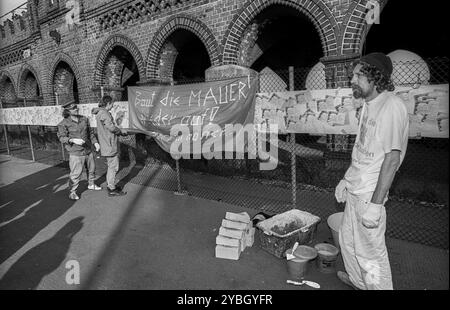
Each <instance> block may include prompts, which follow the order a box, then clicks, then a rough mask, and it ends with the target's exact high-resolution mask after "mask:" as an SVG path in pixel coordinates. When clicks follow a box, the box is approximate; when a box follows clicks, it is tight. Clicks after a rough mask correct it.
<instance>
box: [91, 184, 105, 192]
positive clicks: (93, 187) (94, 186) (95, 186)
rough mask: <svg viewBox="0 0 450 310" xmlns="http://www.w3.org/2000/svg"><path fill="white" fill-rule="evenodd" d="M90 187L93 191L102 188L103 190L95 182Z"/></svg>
mask: <svg viewBox="0 0 450 310" xmlns="http://www.w3.org/2000/svg"><path fill="white" fill-rule="evenodd" d="M88 189H90V190H91V191H100V190H102V188H101V187H100V186H97V185H95V184H91V185H89V186H88Z"/></svg>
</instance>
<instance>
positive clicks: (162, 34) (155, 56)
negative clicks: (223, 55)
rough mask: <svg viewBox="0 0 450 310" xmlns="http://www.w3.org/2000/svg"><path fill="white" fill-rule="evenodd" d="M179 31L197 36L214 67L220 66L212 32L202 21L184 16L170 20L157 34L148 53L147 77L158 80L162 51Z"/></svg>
mask: <svg viewBox="0 0 450 310" xmlns="http://www.w3.org/2000/svg"><path fill="white" fill-rule="evenodd" d="M178 29H184V30H188V31H190V32H192V33H193V34H195V35H196V36H197V37H198V38H199V39H200V40H201V41H202V42H203V45H204V46H205V48H206V50H207V51H208V55H209V60H210V62H211V65H212V66H216V65H219V51H218V46H217V42H216V40H215V37H214V35H213V33H212V32H211V30H210V29H209V28H208V26H206V25H205V24H204V23H203V22H201V21H200V20H198V19H196V18H194V17H191V16H188V15H185V14H182V15H177V16H174V17H172V18H170V19H168V20H167V21H166V22H165V23H164V24H163V25H161V27H160V28H159V29H158V31H157V32H156V34H155V36H154V37H153V40H152V41H151V42H150V47H149V49H148V52H147V64H146V69H147V71H146V73H147V74H146V77H147V78H150V79H152V78H157V71H158V67H159V57H160V54H161V49H162V48H163V46H164V44H165V43H166V40H167V38H168V37H169V36H170V35H171V34H172V33H173V32H174V31H175V30H178Z"/></svg>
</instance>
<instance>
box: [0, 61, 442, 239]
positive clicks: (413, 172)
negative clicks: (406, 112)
mask: <svg viewBox="0 0 450 310" xmlns="http://www.w3.org/2000/svg"><path fill="white" fill-rule="evenodd" d="M425 61H426V64H427V67H424V66H423V63H421V64H419V62H410V63H409V66H405V64H402V65H403V67H401V70H399V69H398V68H399V67H398V66H397V65H396V64H394V68H397V69H398V70H397V71H395V69H394V74H398V76H399V77H403V78H402V79H400V78H397V77H396V78H394V79H393V80H394V83H396V85H402V86H404V85H409V86H413V85H414V84H417V83H420V84H443V83H448V75H447V74H448V73H447V71H448V70H447V69H448V59H447V58H434V59H431V60H428V59H427V60H425ZM427 70H428V71H427ZM398 72H402V73H398ZM427 72H429V75H428V73H427ZM394 77H395V75H394ZM203 81H204V80H203V79H198V80H186V81H175V82H174V84H175V85H177V84H186V83H200V82H203ZM323 88H325V73H324V69H323V66H320V65H318V66H316V67H314V68H293V69H291V70H289V69H288V68H286V69H283V70H270V69H268V68H266V69H264V70H263V71H261V72H260V73H259V91H260V92H276V91H287V90H304V89H323ZM42 104H44V103H42ZM18 105H19V104H18ZM36 105H38V104H36ZM5 128H6V131H7V133H8V134H7V135H5ZM30 136H31V141H32V146H33V152H34V155H32V152H31V144H30V142H29V141H30V139H29V137H30ZM6 137H8V141H9V146H10V152H11V153H12V154H13V155H14V156H19V157H22V158H26V159H33V158H32V156H34V157H35V160H36V161H40V162H46V163H49V164H56V163H59V162H61V161H63V160H65V159H67V154H64V150H63V148H62V147H61V144H60V143H59V141H58V139H57V137H56V128H55V127H46V126H9V125H8V126H2V132H1V146H2V151H3V152H6V151H7V150H6V147H5V145H6V143H5V138H6ZM353 142H354V136H352V135H349V136H342V135H310V134H289V135H279V152H278V153H279V155H278V165H277V168H276V169H274V170H269V171H262V170H260V169H259V164H260V160H258V159H249V158H248V157H247V156H246V157H245V158H243V159H222V160H219V159H211V160H206V159H192V160H183V159H181V160H180V161H179V162H178V163H177V162H176V161H175V160H173V159H172V157H171V156H170V154H168V153H166V152H165V151H163V150H162V149H161V148H160V147H159V145H158V144H157V143H156V141H154V140H153V139H152V138H151V137H149V136H145V135H143V134H136V135H130V136H129V137H126V138H121V154H122V161H123V162H128V163H133V164H132V165H131V164H130V165H128V166H127V165H125V166H126V167H128V168H126V169H125V168H124V169H122V170H121V171H120V172H119V175H118V177H119V178H122V179H123V180H125V181H129V182H133V183H137V184H142V185H146V186H152V187H156V188H159V189H164V190H170V191H176V192H177V193H184V192H187V193H189V195H193V196H196V197H201V198H206V199H211V200H217V201H222V202H226V203H230V204H235V205H240V206H243V207H248V208H252V209H254V210H257V211H264V212H266V213H272V214H274V213H280V212H284V211H287V210H289V209H291V208H292V207H294V206H295V207H296V208H299V209H302V210H306V211H309V212H312V213H314V214H317V215H318V216H320V217H322V219H323V220H326V218H327V217H328V216H329V215H331V214H332V213H335V212H338V211H342V210H343V206H342V205H338V204H336V202H335V199H334V187H335V186H336V184H337V183H338V182H339V180H340V179H341V178H342V177H343V175H344V173H345V171H346V169H347V168H348V167H349V165H350V152H351V149H352V147H353ZM387 213H388V226H387V227H388V230H387V236H389V237H393V238H399V239H403V240H409V241H412V242H419V243H422V244H427V245H431V246H437V247H443V248H448V138H447V139H432V138H421V139H410V140H409V144H408V151H407V153H406V156H405V159H404V162H403V164H402V166H401V169H400V170H399V172H398V173H397V175H396V178H395V180H394V183H393V186H392V188H391V190H390V200H389V202H388V204H387Z"/></svg>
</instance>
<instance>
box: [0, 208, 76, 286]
mask: <svg viewBox="0 0 450 310" xmlns="http://www.w3.org/2000/svg"><path fill="white" fill-rule="evenodd" d="M82 227H83V217H81V216H80V217H77V218H75V219H73V220H71V221H70V222H68V223H67V224H66V225H64V227H62V228H61V229H60V230H59V231H58V232H57V233H56V234H55V235H54V236H53V237H52V238H50V239H48V240H46V241H44V242H42V243H40V244H38V245H37V246H35V247H34V248H32V249H31V250H29V251H28V252H26V253H25V254H24V255H23V256H22V257H21V258H20V259H19V260H18V261H17V262H16V263H15V264H14V265H13V266H12V267H11V268H10V269H9V270H8V272H7V273H6V274H5V276H4V277H3V278H2V279H1V280H0V289H9V290H11V289H13V290H24V289H35V288H36V287H37V286H38V285H39V283H40V282H41V280H42V279H43V278H44V277H45V276H46V275H48V274H50V273H51V272H53V271H54V270H55V269H57V268H58V266H60V265H61V263H63V262H64V260H65V259H66V255H67V252H68V250H69V248H70V245H71V243H72V239H73V237H74V236H75V235H76V234H77V233H78V232H79V231H80V230H81V228H82Z"/></svg>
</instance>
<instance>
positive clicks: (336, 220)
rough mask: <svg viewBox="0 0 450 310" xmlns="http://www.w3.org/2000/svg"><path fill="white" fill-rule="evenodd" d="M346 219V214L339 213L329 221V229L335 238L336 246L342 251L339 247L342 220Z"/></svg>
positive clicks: (332, 215)
mask: <svg viewBox="0 0 450 310" xmlns="http://www.w3.org/2000/svg"><path fill="white" fill-rule="evenodd" d="M343 217H344V212H338V213H334V214H331V215H330V216H329V217H328V219H327V224H328V227H330V230H331V235H332V236H333V242H334V246H335V247H337V248H338V249H340V246H339V228H340V227H341V224H342V218H343Z"/></svg>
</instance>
